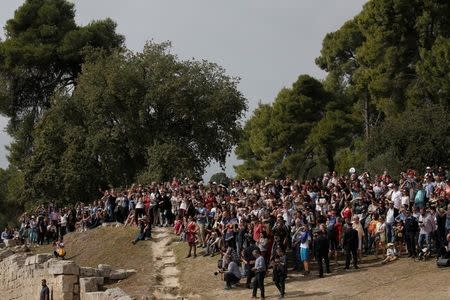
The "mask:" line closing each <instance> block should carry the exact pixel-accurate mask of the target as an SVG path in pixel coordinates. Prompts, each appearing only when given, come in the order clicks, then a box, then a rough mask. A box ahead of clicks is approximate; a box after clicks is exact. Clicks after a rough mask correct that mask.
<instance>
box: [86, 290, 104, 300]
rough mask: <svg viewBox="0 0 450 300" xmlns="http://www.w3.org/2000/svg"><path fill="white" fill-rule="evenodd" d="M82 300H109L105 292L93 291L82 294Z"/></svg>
mask: <svg viewBox="0 0 450 300" xmlns="http://www.w3.org/2000/svg"><path fill="white" fill-rule="evenodd" d="M80 300H107V298H106V295H105V292H91V293H85V294H80ZM108 300H109V299H108Z"/></svg>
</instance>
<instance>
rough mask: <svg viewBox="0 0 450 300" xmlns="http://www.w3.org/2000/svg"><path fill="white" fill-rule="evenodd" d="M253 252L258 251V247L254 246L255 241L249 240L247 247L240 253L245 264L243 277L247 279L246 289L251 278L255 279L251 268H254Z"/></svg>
mask: <svg viewBox="0 0 450 300" xmlns="http://www.w3.org/2000/svg"><path fill="white" fill-rule="evenodd" d="M254 250H258V246H256V244H255V241H254V240H253V239H252V238H251V239H250V241H249V245H248V247H246V248H245V249H244V251H242V260H243V262H244V263H245V265H244V270H245V276H246V277H247V283H246V285H245V286H246V287H247V288H248V289H249V288H250V283H251V281H252V278H253V277H255V272H253V268H254V266H255V258H254V257H253V251H254Z"/></svg>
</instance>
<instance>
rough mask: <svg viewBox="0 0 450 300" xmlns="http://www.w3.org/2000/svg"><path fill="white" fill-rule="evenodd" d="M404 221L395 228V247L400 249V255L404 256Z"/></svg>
mask: <svg viewBox="0 0 450 300" xmlns="http://www.w3.org/2000/svg"><path fill="white" fill-rule="evenodd" d="M403 228H404V226H403V221H399V222H398V223H397V225H396V226H395V227H394V233H395V244H396V245H395V246H396V247H398V250H399V253H400V254H402V253H403V250H404V247H403V245H404V238H403Z"/></svg>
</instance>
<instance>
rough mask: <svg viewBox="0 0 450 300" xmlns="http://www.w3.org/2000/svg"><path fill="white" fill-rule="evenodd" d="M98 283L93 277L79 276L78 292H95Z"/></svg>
mask: <svg viewBox="0 0 450 300" xmlns="http://www.w3.org/2000/svg"><path fill="white" fill-rule="evenodd" d="M97 291H98V284H97V279H96V278H95V277H86V278H80V293H81V294H83V293H89V292H97Z"/></svg>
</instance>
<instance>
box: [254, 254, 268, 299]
mask: <svg viewBox="0 0 450 300" xmlns="http://www.w3.org/2000/svg"><path fill="white" fill-rule="evenodd" d="M253 257H255V259H256V260H255V266H254V267H253V272H255V284H254V285H253V294H252V298H256V293H257V292H258V288H259V290H260V291H261V297H260V299H264V298H265V297H264V277H265V276H266V261H265V260H264V257H262V256H261V254H260V253H259V250H253Z"/></svg>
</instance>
